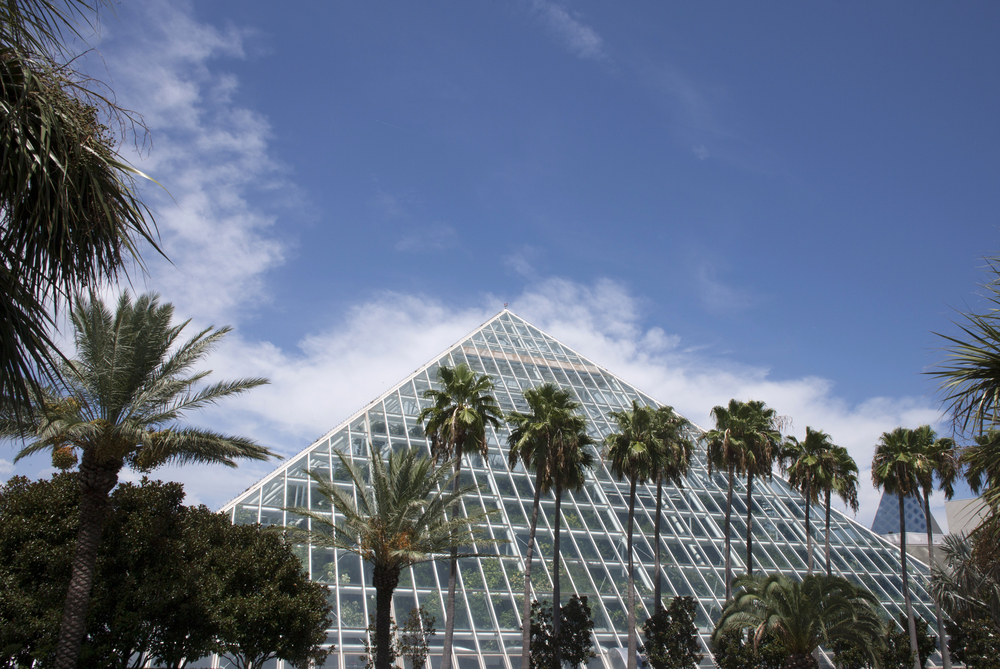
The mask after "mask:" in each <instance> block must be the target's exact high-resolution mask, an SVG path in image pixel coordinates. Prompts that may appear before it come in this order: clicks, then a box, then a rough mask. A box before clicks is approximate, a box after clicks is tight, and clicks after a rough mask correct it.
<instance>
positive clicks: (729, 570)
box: [726, 465, 733, 602]
mask: <svg viewBox="0 0 1000 669" xmlns="http://www.w3.org/2000/svg"><path fill="white" fill-rule="evenodd" d="M732 516H733V467H732V465H730V466H729V489H728V491H727V492H726V601H727V602H728V601H729V600H730V599H732V597H733V551H732V540H731V539H730V537H729V529H730V527H731V526H732Z"/></svg>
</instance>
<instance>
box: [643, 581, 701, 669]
mask: <svg viewBox="0 0 1000 669" xmlns="http://www.w3.org/2000/svg"><path fill="white" fill-rule="evenodd" d="M696 607H697V602H695V600H694V598H693V597H675V598H674V599H673V600H671V602H670V606H668V607H667V608H666V609H664V608H659V609H658V610H657V611H656V613H654V614H653V615H652V616H650V617H649V618H647V619H646V622H645V623H643V625H642V632H643V636H644V637H645V638H646V643H645V645H644V652H645V653H646V660H647V661H648V662H649V664H650V665H651V666H652V667H653V669H694V667H695V666H696V665H697V664H698V663H699V662H701V653H700V652H699V651H700V650H701V644H700V643H699V642H698V628H697V627H695V624H694V616H695V610H696Z"/></svg>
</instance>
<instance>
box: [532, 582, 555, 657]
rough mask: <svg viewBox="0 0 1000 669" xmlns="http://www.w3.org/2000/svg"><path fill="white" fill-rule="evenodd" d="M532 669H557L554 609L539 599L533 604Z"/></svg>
mask: <svg viewBox="0 0 1000 669" xmlns="http://www.w3.org/2000/svg"><path fill="white" fill-rule="evenodd" d="M530 629H531V637H530V642H529V643H530V644H531V645H530V651H529V652H530V657H531V664H530V665H529V666H530V667H531V669H556V666H557V665H556V639H555V634H554V633H553V631H552V607H551V606H550V605H549V604H548V603H547V602H539V601H538V600H537V599H536V600H534V601H533V602H531V618H530Z"/></svg>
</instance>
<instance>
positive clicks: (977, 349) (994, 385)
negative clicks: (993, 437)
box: [928, 258, 1000, 436]
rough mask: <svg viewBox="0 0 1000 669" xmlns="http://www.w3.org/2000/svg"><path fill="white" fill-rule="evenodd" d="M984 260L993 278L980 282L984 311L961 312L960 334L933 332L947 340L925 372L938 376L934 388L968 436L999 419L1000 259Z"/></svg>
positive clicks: (994, 425) (985, 430) (989, 426)
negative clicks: (936, 360)
mask: <svg viewBox="0 0 1000 669" xmlns="http://www.w3.org/2000/svg"><path fill="white" fill-rule="evenodd" d="M986 263H987V272H989V273H990V274H991V275H992V276H993V278H992V280H990V281H988V282H987V283H985V284H983V286H982V287H983V289H984V290H985V291H986V301H987V309H985V313H982V314H977V313H965V314H962V316H963V322H962V323H959V324H958V326H959V328H960V329H961V330H962V332H963V333H964V335H960V336H958V337H951V336H949V335H944V334H940V333H935V334H937V335H938V336H939V337H941V338H942V339H944V340H945V341H946V342H947V346H946V348H945V353H946V356H945V359H944V360H943V361H942V362H941V363H940V364H939V365H938V368H937V369H935V370H932V371H930V372H928V373H929V374H930V375H932V376H934V377H937V379H938V380H939V383H940V385H939V386H938V390H939V391H940V392H941V393H942V394H943V395H944V402H945V404H947V405H948V411H949V413H950V414H951V416H952V420H953V421H954V424H955V427H956V428H957V429H958V430H960V431H968V432H969V433H970V434H971V435H972V436H975V435H979V434H981V433H984V432H988V431H989V430H991V429H993V428H995V427H997V423H998V421H1000V414H998V410H1000V349H998V342H1000V321H998V319H1000V314H998V313H997V308H998V307H1000V259H998V258H986Z"/></svg>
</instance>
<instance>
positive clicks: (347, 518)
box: [282, 443, 490, 669]
mask: <svg viewBox="0 0 1000 669" xmlns="http://www.w3.org/2000/svg"><path fill="white" fill-rule="evenodd" d="M334 454H335V455H336V456H337V458H338V459H339V460H340V463H341V465H343V470H342V471H345V472H346V473H347V475H348V476H349V478H350V480H351V483H352V484H353V486H354V490H353V494H352V493H351V492H346V491H344V490H341V489H340V488H338V487H337V486H336V485H334V483H333V482H332V481H331V480H330V478H329V475H327V476H325V477H324V476H321V475H319V474H317V473H315V472H310V476H312V478H313V480H315V481H316V483H317V488H318V491H319V494H320V495H322V496H323V497H324V498H326V499H327V500H328V501H329V502H330V505H331V506H332V507H333V508H334V509H335V510H336V511H337V513H338V514H340V516H342V518H341V519H339V522H337V523H334V522H333V517H332V516H331V514H329V513H322V512H318V511H311V510H309V509H307V508H299V507H295V508H291V509H288V510H289V511H291V512H293V513H297V514H299V515H302V516H305V517H307V518H309V519H310V521H311V522H312V529H311V530H306V529H304V528H296V527H286V528H282V530H283V531H287V532H289V534H290V535H291V537H292V538H293V539H294V540H295V541H298V542H302V543H311V544H313V545H314V546H319V547H325V548H338V549H341V550H345V551H349V552H351V553H354V554H356V555H359V556H361V558H362V559H363V560H365V561H366V562H368V563H370V564H371V565H372V583H373V585H374V586H375V667H376V669H389V668H390V667H391V666H392V665H391V662H390V655H389V648H390V644H391V641H392V628H391V625H392V618H391V606H392V593H393V592H394V591H395V589H396V586H397V585H398V584H399V577H400V574H401V573H402V571H403V569H404V568H405V567H407V566H409V565H411V564H413V563H415V562H422V561H424V560H427V559H428V558H430V559H445V558H446V556H447V558H448V559H451V556H453V555H454V549H455V548H456V547H458V546H462V545H469V544H472V543H473V542H480V543H481V542H483V541H487V542H489V541H490V539H488V538H485V537H484V535H483V530H482V529H481V528H482V525H479V526H478V527H477V525H476V524H477V523H481V522H482V521H483V520H484V519H485V517H486V512H479V513H473V514H471V515H469V516H468V517H463V516H462V515H461V514H460V513H458V512H457V511H456V508H457V506H458V501H459V499H461V497H462V496H463V495H465V494H467V493H469V492H472V491H474V490H475V489H476V486H475V485H466V486H459V487H458V488H455V487H453V486H452V487H450V489H449V486H448V484H449V483H451V482H452V480H453V479H456V478H457V477H458V476H457V474H456V473H455V462H454V461H453V460H446V461H444V462H438V463H435V462H434V461H433V460H432V459H431V458H428V457H426V456H423V455H421V454H420V453H419V451H418V449H415V448H408V449H405V450H401V451H398V452H393V451H391V450H390V452H389V458H388V462H386V461H384V460H383V459H382V455H381V454H380V453H379V452H378V450H377V449H376V448H375V447H374V445H372V444H371V443H369V446H368V461H369V465H370V466H369V467H368V471H369V472H370V475H368V476H366V475H365V468H363V467H360V466H358V464H356V463H354V462H351V461H350V460H349V459H348V457H347V456H346V455H344V454H343V453H340V452H335V453H334ZM355 498H356V501H355Z"/></svg>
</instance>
